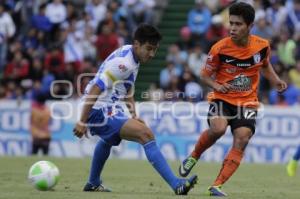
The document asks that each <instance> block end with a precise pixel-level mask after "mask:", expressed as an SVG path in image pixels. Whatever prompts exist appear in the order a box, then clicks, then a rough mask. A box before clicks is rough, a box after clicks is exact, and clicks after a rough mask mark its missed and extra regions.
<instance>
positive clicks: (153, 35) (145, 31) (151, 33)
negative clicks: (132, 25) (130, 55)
mask: <svg viewBox="0 0 300 199" xmlns="http://www.w3.org/2000/svg"><path fill="white" fill-rule="evenodd" d="M161 39H162V36H161V34H160V33H159V31H158V30H157V29H156V28H155V27H154V26H151V25H148V24H141V25H139V26H138V28H137V29H136V31H135V33H134V36H133V40H137V41H139V42H140V43H141V44H144V43H146V42H148V43H150V44H152V45H156V44H158V42H159V41H160V40H161Z"/></svg>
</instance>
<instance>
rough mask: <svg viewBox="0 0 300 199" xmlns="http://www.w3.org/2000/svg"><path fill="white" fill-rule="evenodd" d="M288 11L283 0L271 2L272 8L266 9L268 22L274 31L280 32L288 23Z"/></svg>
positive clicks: (272, 0)
mask: <svg viewBox="0 0 300 199" xmlns="http://www.w3.org/2000/svg"><path fill="white" fill-rule="evenodd" d="M286 16H287V10H286V8H285V7H284V6H283V5H282V4H281V0H271V6H270V7H268V8H267V9H266V20H267V23H269V24H270V25H271V26H272V28H273V30H280V28H281V27H282V26H283V25H284V23H285V21H286Z"/></svg>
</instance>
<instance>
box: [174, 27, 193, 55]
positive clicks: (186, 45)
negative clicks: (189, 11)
mask: <svg viewBox="0 0 300 199" xmlns="http://www.w3.org/2000/svg"><path fill="white" fill-rule="evenodd" d="M191 34H192V33H191V30H190V29H189V27H187V26H184V27H182V28H181V29H180V39H179V40H178V41H177V42H176V45H177V46H178V47H179V49H180V51H186V52H189V51H190V50H191V49H192V48H193V47H194V41H193V40H192V38H191Z"/></svg>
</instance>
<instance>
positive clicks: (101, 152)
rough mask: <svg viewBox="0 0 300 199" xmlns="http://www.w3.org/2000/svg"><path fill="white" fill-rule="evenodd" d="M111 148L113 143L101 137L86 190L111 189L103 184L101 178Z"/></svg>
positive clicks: (105, 190)
mask: <svg viewBox="0 0 300 199" xmlns="http://www.w3.org/2000/svg"><path fill="white" fill-rule="evenodd" d="M110 149H111V145H110V144H108V143H106V142H105V141H104V140H102V139H100V140H99V141H98V143H97V144H96V147H95V149H94V154H93V158H92V163H91V168H90V175H89V180H88V183H87V184H86V185H85V187H84V189H83V190H84V191H95V190H97V191H103V192H110V191H111V190H110V189H108V188H106V187H105V186H104V185H103V184H102V180H101V178H100V176H101V172H102V170H103V167H104V164H105V162H106V160H107V159H108V157H109V155H110Z"/></svg>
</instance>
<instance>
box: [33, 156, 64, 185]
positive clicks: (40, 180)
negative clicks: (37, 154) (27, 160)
mask: <svg viewBox="0 0 300 199" xmlns="http://www.w3.org/2000/svg"><path fill="white" fill-rule="evenodd" d="M28 180H29V182H30V183H31V184H32V185H33V186H34V187H35V188H36V189H38V190H41V191H46V190H49V189H51V188H53V187H54V186H55V185H56V184H57V182H58V180H59V170H58V168H57V166H55V164H53V163H52V162H50V161H39V162H36V163H34V164H33V165H32V166H31V167H30V169H29V173H28Z"/></svg>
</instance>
